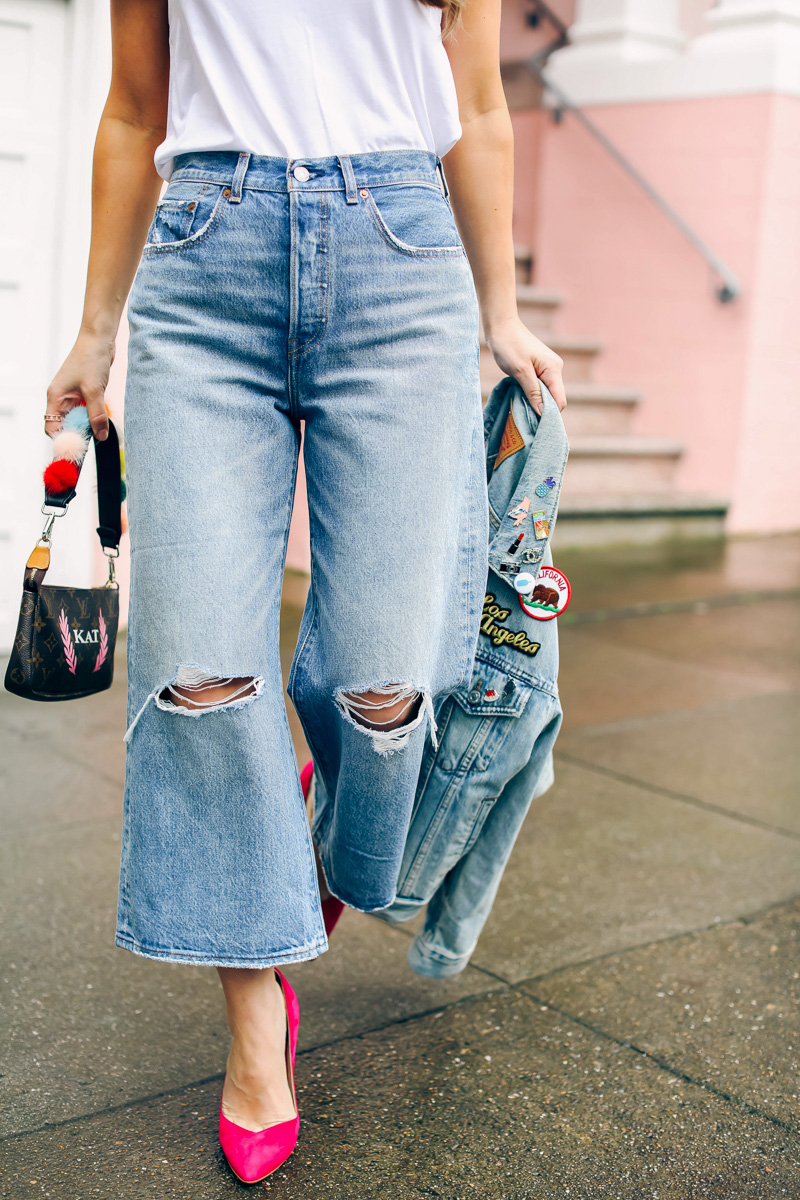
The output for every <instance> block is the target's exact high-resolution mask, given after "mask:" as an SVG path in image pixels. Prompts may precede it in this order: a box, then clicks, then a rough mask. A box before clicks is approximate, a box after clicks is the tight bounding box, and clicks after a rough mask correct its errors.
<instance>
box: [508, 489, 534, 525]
mask: <svg viewBox="0 0 800 1200" xmlns="http://www.w3.org/2000/svg"><path fill="white" fill-rule="evenodd" d="M530 506H531V502H530V500H529V499H528V497H527V496H526V497H525V499H524V500H521V501H520V503H519V504H517V505H516V506H515V507H514V508H512V509H510V510H509V514H508V515H509V516H510V517H513V518H514V524H515V525H521V524H522V522H523V521H524V520H525V518H526V517H527V515H528V509H529V508H530Z"/></svg>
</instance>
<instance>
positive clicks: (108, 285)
mask: <svg viewBox="0 0 800 1200" xmlns="http://www.w3.org/2000/svg"><path fill="white" fill-rule="evenodd" d="M163 136H164V131H163V129H160V128H157V129H151V128H147V127H144V128H143V127H141V126H139V125H137V124H134V123H132V122H131V121H130V120H126V119H125V118H123V117H121V116H119V115H116V114H115V113H114V112H113V110H112V111H111V112H109V111H108V110H107V111H106V112H105V113H104V114H103V117H102V119H101V121H100V127H99V129H98V132H97V141H96V143H95V151H94V170H93V175H92V239H91V247H90V250H89V266H88V271H87V278H86V297H85V301H84V307H83V317H82V320H81V330H80V331H81V334H88V335H89V336H93V337H99V338H101V339H104V340H109V341H112V342H113V340H114V339H115V337H116V335H117V329H118V327H119V322H120V317H121V316H122V310H123V308H124V306H125V300H126V298H127V295H128V292H129V291H130V286H131V283H132V282H133V277H134V275H135V274H136V268H137V265H138V263H139V258H140V255H141V252H142V246H143V245H144V241H145V237H146V236H147V230H148V227H149V225H150V222H151V220H152V217H153V210H154V208H155V205H156V202H157V200H158V195H159V191H160V189H161V183H162V181H161V179H160V178H159V176H158V174H157V172H156V169H155V167H154V165H153V154H154V151H155V148H156V146H158V144H159V142H160V141H162V140H163Z"/></svg>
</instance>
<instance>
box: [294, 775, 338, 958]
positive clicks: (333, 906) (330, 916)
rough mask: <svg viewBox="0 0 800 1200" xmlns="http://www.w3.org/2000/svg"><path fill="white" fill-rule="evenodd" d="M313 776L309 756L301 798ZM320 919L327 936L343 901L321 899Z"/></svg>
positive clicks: (304, 794)
mask: <svg viewBox="0 0 800 1200" xmlns="http://www.w3.org/2000/svg"><path fill="white" fill-rule="evenodd" d="M313 778H314V760H313V758H310V759H309V760H308V762H307V763H306V765H305V766H304V767H303V769H302V771H301V772H300V786H301V787H302V789H303V799H304V800H308V793H309V791H310V789H311V780H312V779H313ZM320 903H321V905H322V920H323V921H324V922H325V932H326V933H327V935H328V937H330V936H331V934H332V933H333V930H334V927H335V925H336V922H337V921H338V920H339V917H340V916H341V915H342V913H343V912H344V909H345V905H344V902H343V901H342V900H338V899H337V898H336V896H328V897H327V899H326V900H322V901H321V902H320Z"/></svg>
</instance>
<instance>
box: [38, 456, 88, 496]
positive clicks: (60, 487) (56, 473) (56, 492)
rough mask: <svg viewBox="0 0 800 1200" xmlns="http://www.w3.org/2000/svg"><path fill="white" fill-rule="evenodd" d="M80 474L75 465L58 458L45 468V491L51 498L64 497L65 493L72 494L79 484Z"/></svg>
mask: <svg viewBox="0 0 800 1200" xmlns="http://www.w3.org/2000/svg"><path fill="white" fill-rule="evenodd" d="M78 474H79V472H78V468H77V467H76V466H75V463H73V462H67V460H66V459H65V458H57V459H56V460H55V462H51V463H50V465H49V467H46V468H45V472H44V486H45V491H46V492H48V493H49V494H50V495H51V496H62V495H63V494H64V492H71V491H72V489H73V488H74V487H75V484H76V483H77V482H78Z"/></svg>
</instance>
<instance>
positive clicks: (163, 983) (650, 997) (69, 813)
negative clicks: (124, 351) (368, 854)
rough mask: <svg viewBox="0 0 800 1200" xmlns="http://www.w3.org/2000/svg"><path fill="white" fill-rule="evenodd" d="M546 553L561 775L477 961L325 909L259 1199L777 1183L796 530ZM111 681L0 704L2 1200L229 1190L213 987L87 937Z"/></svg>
mask: <svg viewBox="0 0 800 1200" xmlns="http://www.w3.org/2000/svg"><path fill="white" fill-rule="evenodd" d="M558 562H559V565H560V566H561V567H562V568H563V569H564V570H565V571H566V573H567V574H568V575H569V576H570V579H571V581H572V583H573V589H574V596H575V600H574V602H573V605H572V607H571V609H570V612H569V613H568V614H567V616H568V617H569V618H570V619H569V620H566V619H562V630H561V634H562V660H563V663H562V691H563V697H564V707H565V711H566V720H565V726H564V732H563V735H562V737H561V739H560V741H559V745H558V762H557V769H556V785H555V787H554V788H553V789H552V790H551V791H550V792H549V793H548V794H547V795H546V796H544V797H542V799H541V800H539V801H537V802H536V804H535V805H534V807H533V809H532V811H531V814H530V816H529V819H528V821H527V823H526V825H525V828H524V829H523V832H522V835H521V837H520V841H519V843H518V845H517V847H516V850H515V852H514V855H513V857H512V860H511V863H510V865H509V869H508V871H507V873H506V877H505V879H504V882H503V886H502V888H501V891H500V894H499V896H498V900H497V903H496V905H495V909H494V911H493V913H492V916H491V918H490V921H489V924H488V926H487V929H486V931H485V933H484V936H483V937H482V939H481V942H480V943H479V946H478V948H477V951H476V953H475V956H474V958H473V962H472V965H471V966H470V968H468V969H467V970H466V971H465V972H464V973H463V974H462V975H461V976H459V977H457V978H455V979H452V980H448V981H443V982H436V981H433V980H423V979H419V978H418V977H417V976H415V975H413V974H412V973H411V972H410V971H409V969H408V968H407V966H406V962H405V953H406V950H407V948H408V944H409V928H408V927H401V928H392V927H388V926H385V925H384V924H383V923H381V922H378V921H376V920H374V919H371V918H369V917H366V916H362V915H359V914H356V913H347V914H346V915H345V917H344V918H343V920H342V922H341V924H340V926H339V927H338V928H337V931H336V934H335V936H334V940H333V944H332V948H331V950H330V951H329V952H328V953H327V954H325V955H323V956H322V957H321V958H320V959H318V960H317V961H315V962H313V963H309V964H303V965H302V966H298V967H295V968H292V969H291V970H290V971H289V972H288V974H289V975H290V978H291V980H292V982H293V984H294V985H295V987H296V988H297V990H298V992H299V995H300V1002H301V1011H302V1020H301V1054H300V1056H299V1058H298V1069H297V1076H298V1091H299V1095H298V1099H299V1103H300V1109H301V1118H302V1125H301V1140H300V1143H299V1145H298V1149H297V1151H296V1153H295V1154H294V1156H293V1157H292V1159H291V1160H290V1161H289V1163H288V1164H287V1165H286V1167H285V1169H283V1170H282V1171H281V1172H279V1173H278V1174H277V1175H275V1176H274V1177H273V1178H272V1179H271V1180H270V1181H268V1183H265V1184H263V1185H260V1186H259V1187H257V1188H255V1189H252V1191H255V1192H256V1193H259V1192H262V1191H264V1192H269V1193H270V1194H272V1195H275V1196H281V1197H283V1196H285V1197H287V1198H288V1200H305V1198H311V1197H316V1196H328V1195H332V1196H336V1197H343V1198H346V1200H360V1198H362V1197H363V1198H364V1200H368V1198H372V1197H389V1196H391V1197H393V1198H395V1197H396V1198H398V1200H412V1198H413V1200H416V1198H418V1197H442V1198H443V1200H461V1198H462V1197H471V1196H476V1197H477V1196H480V1197H489V1198H491V1200H495V1198H496V1200H504V1198H508V1200H522V1198H525V1200H528V1198H530V1200H550V1198H551V1197H555V1196H566V1197H569V1198H570V1200H576V1198H578V1200H593V1198H594V1197H603V1198H604V1200H614V1198H616V1197H620V1198H623V1200H650V1198H653V1200H672V1198H673V1197H674V1198H675V1200H678V1198H680V1200H695V1198H698V1200H699V1198H701V1197H703V1198H705V1197H710V1198H719V1200H722V1198H725V1200H761V1198H762V1197H764V1198H767V1197H769V1198H770V1200H771V1198H772V1197H782V1196H786V1197H798V1196H800V1117H798V1112H800V1108H798V1099H799V1091H800V1089H799V1088H798V1059H800V1013H799V1010H798V993H799V992H800V954H799V953H798V951H799V950H800V899H798V897H800V782H799V781H800V761H799V760H800V737H798V734H799V733H800V711H798V710H799V708H800V686H799V685H800V637H798V634H800V537H782V538H772V539H761V540H753V541H738V542H733V543H730V544H729V545H727V546H724V547H723V546H715V545H711V546H703V545H697V546H694V547H682V548H680V549H679V550H669V551H660V552H655V551H652V550H647V549H642V550H638V551H630V552H626V553H622V552H620V553H618V554H616V555H615V556H613V558H612V559H611V560H610V561H609V560H608V559H605V560H603V559H600V558H598V557H593V556H592V555H589V554H577V553H574V552H573V553H571V554H569V555H567V554H564V555H561V556H558ZM302 592H303V585H302V581H301V580H298V579H288V580H287V588H286V594H285V602H284V629H283V636H282V651H283V654H284V660H285V662H287V663H288V660H289V658H290V657H291V651H292V648H293V640H294V637H295V635H296V630H297V625H298V621H299V613H300V604H301V602H302ZM632 610H633V612H634V613H635V614H636V615H632ZM123 675H124V670H123V663H122V662H120V664H119V678H118V682H117V683H116V684H115V687H114V688H113V689H112V691H111V693H108V694H106V695H105V696H102V697H97V698H95V699H93V700H89V701H81V702H76V703H74V704H61V705H33V704H30V703H26V702H24V701H21V700H17V699H16V698H14V697H12V696H9V695H8V694H6V693H3V694H2V696H0V712H1V713H2V727H1V728H0V751H1V754H0V763H1V768H0V771H1V774H0V822H2V824H1V825H0V828H2V831H3V836H2V839H0V904H1V905H2V924H1V925H0V1005H1V1006H2V1013H1V1015H0V1020H1V1021H2V1064H1V1065H0V1074H1V1076H2V1077H0V1123H1V1124H0V1130H1V1131H2V1133H1V1135H0V1195H2V1196H8V1197H14V1200H16V1198H17V1197H20V1198H21V1197H34V1196H53V1197H65V1198H72V1197H76V1198H78V1197H80V1198H81V1200H83V1198H85V1197H90V1198H91V1197H102V1198H103V1200H106V1198H108V1200H111V1198H112V1197H114V1198H116V1197H120V1198H123V1200H124V1198H127V1197H134V1196H137V1197H138V1196H157V1197H165V1198H166V1197H191V1198H193V1200H194V1198H197V1200H200V1198H206V1197H208V1198H209V1200H213V1198H216V1197H223V1196H228V1195H238V1194H242V1195H244V1194H245V1193H246V1192H247V1191H248V1189H246V1188H244V1187H243V1186H241V1185H240V1184H239V1183H238V1182H237V1181H236V1180H235V1179H234V1177H233V1176H232V1175H231V1174H230V1172H229V1171H228V1170H227V1168H226V1167H225V1164H224V1162H223V1161H222V1159H221V1156H220V1153H219V1151H218V1148H217V1145H216V1139H215V1132H216V1115H217V1110H218V1104H219V1093H220V1086H221V1073H222V1070H223V1066H224V1061H225V1053H226V1049H227V1031H226V1028H225V1021H224V1015H223V1009H222V1003H221V996H220V992H219V987H218V984H217V982H216V974H215V972H213V971H211V970H204V969H202V968H189V967H175V966H171V965H169V964H164V963H153V962H147V961H144V960H142V959H137V958H134V957H133V956H132V955H130V954H127V953H125V952H124V951H121V950H117V949H116V948H115V947H114V946H113V944H112V938H113V923H114V905H115V891H116V871H117V860H118V854H119V812H120V799H121V784H122V778H123V765H124V758H123V747H122V741H121V736H122V732H123V726H124V691H123V682H124V680H123ZM292 722H293V723H292V728H293V732H294V733H295V736H296V738H297V742H298V754H299V756H300V757H301V758H302V757H303V756H304V749H305V748H304V747H303V746H302V736H301V734H300V732H299V729H298V726H297V724H296V721H294V719H293V714H292ZM251 1194H252V1193H251Z"/></svg>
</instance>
